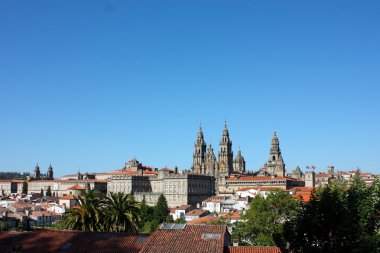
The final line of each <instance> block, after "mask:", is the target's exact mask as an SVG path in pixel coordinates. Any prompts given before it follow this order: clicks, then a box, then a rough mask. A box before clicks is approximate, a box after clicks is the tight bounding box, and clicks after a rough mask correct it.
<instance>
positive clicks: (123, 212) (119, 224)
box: [104, 192, 141, 233]
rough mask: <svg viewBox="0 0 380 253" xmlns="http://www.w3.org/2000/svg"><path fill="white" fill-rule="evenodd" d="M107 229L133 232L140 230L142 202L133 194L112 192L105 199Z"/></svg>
mask: <svg viewBox="0 0 380 253" xmlns="http://www.w3.org/2000/svg"><path fill="white" fill-rule="evenodd" d="M105 207H106V208H105V210H106V213H105V224H104V226H105V229H106V230H108V231H111V232H131V233H135V232H137V231H138V230H139V224H140V221H141V209H140V203H138V202H137V201H136V200H135V198H134V196H133V193H132V194H125V193H122V192H117V193H112V192H111V193H110V194H109V195H108V196H107V198H106V201H105Z"/></svg>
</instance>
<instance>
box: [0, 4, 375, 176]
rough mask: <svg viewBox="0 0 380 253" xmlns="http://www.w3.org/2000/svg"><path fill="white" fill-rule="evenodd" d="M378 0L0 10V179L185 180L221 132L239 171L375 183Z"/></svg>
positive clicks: (42, 6) (25, 6) (9, 6)
mask: <svg viewBox="0 0 380 253" xmlns="http://www.w3.org/2000/svg"><path fill="white" fill-rule="evenodd" d="M379 9H380V3H379V2H378V1H368V2H367V3H366V4H365V5H364V4H362V3H358V2H356V1H345V2H344V5H343V4H341V3H338V2H334V3H332V2H331V1H319V2H318V3H306V2H303V1H292V2H286V3H284V2H281V1H265V2H251V1H241V2H240V3H239V4H237V3H232V2H230V1H218V4H216V3H214V2H210V3H204V2H200V1H199V2H198V1H181V3H178V2H175V1H163V2H160V3H157V2H154V1H144V2H139V3H137V2H133V1H114V2H112V3H109V2H107V1H104V2H99V3H93V2H92V1H81V2H78V3H75V5H74V4H68V3H67V2H65V1H62V2H60V1H55V2H54V3H53V2H45V1H33V2H28V1H25V2H23V3H22V4H20V3H19V2H14V1H2V2H1V3H0V24H2V25H1V27H2V33H1V34H2V38H4V39H2V40H0V94H1V95H2V96H1V99H0V115H1V124H0V140H1V144H0V153H1V154H2V159H0V171H2V172H3V171H20V172H24V171H25V172H32V171H33V169H34V166H35V165H36V163H37V162H38V163H39V164H40V167H41V171H42V172H44V173H45V172H46V170H47V168H48V166H49V164H50V163H51V164H52V166H53V168H54V172H55V176H61V175H64V174H69V173H76V172H77V171H78V170H80V171H81V172H100V171H102V172H103V171H104V172H108V171H113V170H115V169H117V168H120V167H122V166H123V164H124V162H126V161H128V160H130V159H132V158H134V157H136V158H137V159H138V160H139V161H141V162H142V163H143V164H146V165H151V166H155V167H158V168H162V167H165V166H168V167H171V168H173V167H174V166H178V167H179V168H180V169H190V167H191V164H192V153H193V145H194V141H195V140H196V137H197V131H198V127H199V124H200V122H201V124H202V129H203V133H204V136H205V141H206V142H207V144H209V143H212V145H213V146H214V148H215V151H216V152H217V147H218V145H219V141H220V138H221V135H222V131H223V125H224V121H225V120H226V121H227V124H228V128H229V131H230V137H231V139H232V142H233V150H234V151H235V152H236V151H237V150H238V148H239V146H240V148H241V150H242V155H243V156H244V158H245V161H246V166H247V170H250V171H256V170H258V169H259V168H260V167H261V166H262V165H263V164H264V162H266V161H267V160H268V156H269V148H270V142H271V138H272V135H273V131H274V130H276V131H277V133H278V137H279V140H280V145H281V150H282V154H283V158H284V161H285V164H286V169H287V171H288V172H289V171H291V170H293V169H294V168H295V167H296V166H298V165H299V166H300V167H301V169H303V170H304V169H305V166H312V165H314V166H316V167H317V171H325V170H326V167H327V166H329V165H333V166H335V168H336V170H354V169H356V168H357V167H359V168H360V169H362V170H363V171H367V172H372V173H376V174H380V166H379V164H380V157H379V155H378V154H379V153H380V148H379V146H378V144H377V143H379V142H380V134H379V132H378V129H379V126H380V119H379V117H377V114H378V112H377V110H378V109H377V108H380V101H379V99H378V94H380V85H379V84H380V76H379V71H378V70H379V69H380V62H379V60H378V59H380V50H379V45H380V34H379V32H378V27H377V24H379V23H380V15H378V10H379Z"/></svg>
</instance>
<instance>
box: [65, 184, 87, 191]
mask: <svg viewBox="0 0 380 253" xmlns="http://www.w3.org/2000/svg"><path fill="white" fill-rule="evenodd" d="M67 190H86V188H84V187H83V186H80V185H73V186H71V187H69V188H67Z"/></svg>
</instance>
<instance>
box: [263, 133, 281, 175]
mask: <svg viewBox="0 0 380 253" xmlns="http://www.w3.org/2000/svg"><path fill="white" fill-rule="evenodd" d="M265 167H266V168H265V171H266V172H267V173H268V174H270V175H276V176H282V177H284V176H285V163H284V160H283V159H282V154H281V149H280V142H279V140H278V137H277V133H276V131H275V132H274V134H273V138H272V144H271V147H270V151H269V160H268V162H267V163H266V166H265Z"/></svg>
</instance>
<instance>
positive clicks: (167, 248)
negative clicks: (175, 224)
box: [140, 225, 229, 253]
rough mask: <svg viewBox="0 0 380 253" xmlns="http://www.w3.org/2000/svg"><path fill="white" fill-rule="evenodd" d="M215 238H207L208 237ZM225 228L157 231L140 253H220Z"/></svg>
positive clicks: (203, 227) (204, 226)
mask: <svg viewBox="0 0 380 253" xmlns="http://www.w3.org/2000/svg"><path fill="white" fill-rule="evenodd" d="M211 234H212V235H215V236H209V235H211ZM225 236H229V234H228V231H227V227H226V226H208V225H187V226H185V227H184V228H183V229H165V230H161V229H158V230H156V232H154V234H153V235H151V237H150V238H149V240H147V242H146V244H145V245H144V248H143V249H142V250H141V251H140V252H141V253H162V252H170V253H177V252H178V253H204V252H208V253H220V252H223V250H224V243H225Z"/></svg>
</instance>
